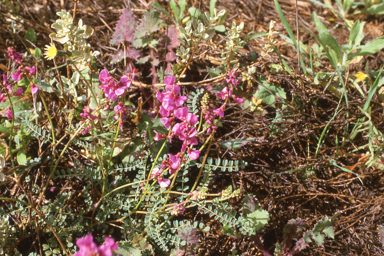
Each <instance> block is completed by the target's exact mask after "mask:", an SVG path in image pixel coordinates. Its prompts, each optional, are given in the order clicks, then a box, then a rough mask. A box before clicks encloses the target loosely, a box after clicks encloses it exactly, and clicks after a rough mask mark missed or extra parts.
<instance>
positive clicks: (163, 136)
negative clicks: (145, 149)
mask: <svg viewBox="0 0 384 256" xmlns="http://www.w3.org/2000/svg"><path fill="white" fill-rule="evenodd" d="M153 132H154V133H156V136H155V137H153V139H154V140H155V141H159V140H161V139H164V138H165V137H166V136H165V134H159V133H158V132H157V131H156V130H153Z"/></svg>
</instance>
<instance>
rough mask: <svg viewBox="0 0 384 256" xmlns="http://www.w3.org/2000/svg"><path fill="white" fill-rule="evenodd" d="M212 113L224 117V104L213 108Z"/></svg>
mask: <svg viewBox="0 0 384 256" xmlns="http://www.w3.org/2000/svg"><path fill="white" fill-rule="evenodd" d="M213 113H215V114H216V115H218V116H220V117H224V105H222V106H221V107H220V108H218V109H215V110H213Z"/></svg>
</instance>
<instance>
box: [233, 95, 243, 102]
mask: <svg viewBox="0 0 384 256" xmlns="http://www.w3.org/2000/svg"><path fill="white" fill-rule="evenodd" d="M232 98H233V99H234V100H235V101H236V102H239V103H243V102H244V99H243V98H238V97H236V95H233V97H232Z"/></svg>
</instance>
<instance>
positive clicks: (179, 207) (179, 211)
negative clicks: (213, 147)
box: [74, 202, 185, 256]
mask: <svg viewBox="0 0 384 256" xmlns="http://www.w3.org/2000/svg"><path fill="white" fill-rule="evenodd" d="M183 206H184V202H182V203H179V204H178V205H175V206H174V207H173V211H172V214H173V215H175V216H179V215H182V214H183V212H184V211H185V208H184V207H183ZM74 256H75V255H74Z"/></svg>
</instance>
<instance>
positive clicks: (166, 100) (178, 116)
mask: <svg viewBox="0 0 384 256" xmlns="http://www.w3.org/2000/svg"><path fill="white" fill-rule="evenodd" d="M175 81H176V79H175V77H174V76H167V77H166V78H164V83H165V84H166V90H164V91H162V92H160V91H158V92H157V93H156V97H157V99H158V100H159V101H160V102H161V106H160V114H161V115H162V116H163V118H161V119H160V121H161V123H162V124H163V125H164V126H165V128H167V129H172V133H171V134H170V136H169V140H170V142H171V140H172V138H173V137H174V136H177V137H178V138H179V139H180V140H181V141H183V145H182V147H181V152H184V151H185V150H188V151H187V152H188V155H189V158H190V159H192V160H196V159H197V158H198V157H199V155H200V151H199V150H193V149H192V148H191V147H190V145H197V144H198V143H197V139H196V135H197V133H198V132H197V130H196V127H195V125H196V124H197V121H198V118H197V116H196V115H195V114H193V113H190V112H189V109H188V108H187V107H182V108H180V107H181V106H182V105H183V104H184V102H185V101H186V100H187V97H186V96H179V93H180V86H178V85H176V84H175ZM176 120H179V121H181V122H180V123H175V122H176ZM171 126H172V128H171ZM156 134H157V133H156ZM160 138H161V136H159V135H158V134H157V135H156V137H155V139H160Z"/></svg>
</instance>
